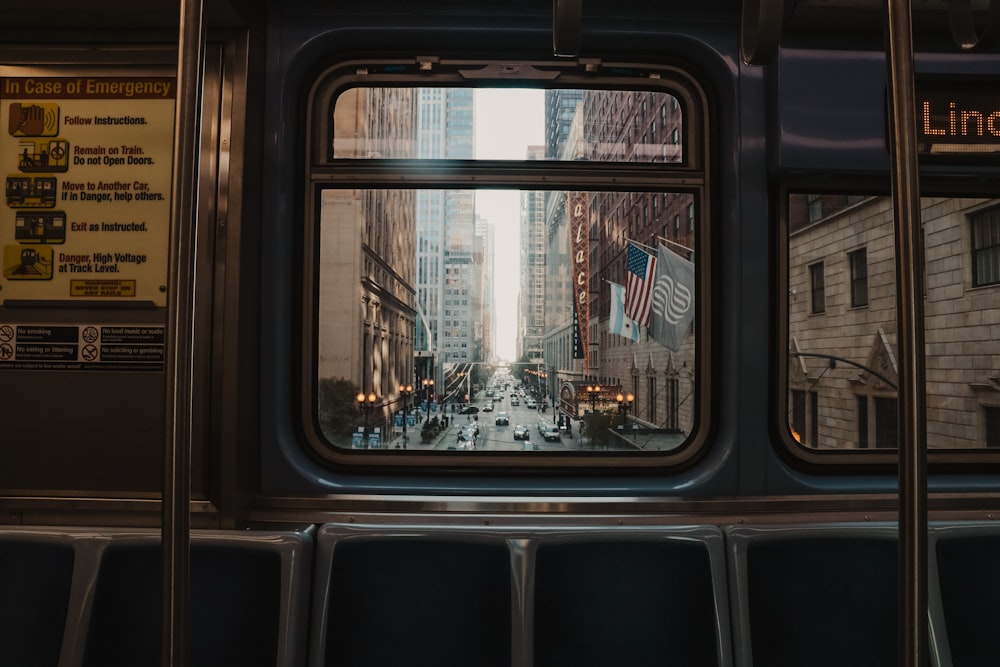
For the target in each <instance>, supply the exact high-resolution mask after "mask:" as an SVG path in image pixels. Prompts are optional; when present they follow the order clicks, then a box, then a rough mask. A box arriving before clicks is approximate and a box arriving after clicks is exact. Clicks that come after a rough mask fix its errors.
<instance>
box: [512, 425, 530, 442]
mask: <svg viewBox="0 0 1000 667" xmlns="http://www.w3.org/2000/svg"><path fill="white" fill-rule="evenodd" d="M514 439H515V440H527V439H528V427H527V426H525V425H524V424H518V425H517V426H515V427H514Z"/></svg>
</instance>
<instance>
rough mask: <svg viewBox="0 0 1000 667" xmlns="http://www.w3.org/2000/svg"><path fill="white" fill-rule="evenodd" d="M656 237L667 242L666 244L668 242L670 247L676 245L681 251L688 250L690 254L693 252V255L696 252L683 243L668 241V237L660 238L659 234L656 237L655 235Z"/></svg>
mask: <svg viewBox="0 0 1000 667" xmlns="http://www.w3.org/2000/svg"><path fill="white" fill-rule="evenodd" d="M655 237H656V238H658V239H660V240H661V241H666V242H667V243H669V244H670V245H675V246H677V247H678V248H680V249H681V250H687V251H688V252H691V253H693V252H694V248H689V247H687V246H686V245H683V244H681V243H678V242H677V241H671V240H670V239H668V238H667V237H666V236H660V235H659V234H656V235H655ZM647 247H648V246H647Z"/></svg>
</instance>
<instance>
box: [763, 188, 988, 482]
mask: <svg viewBox="0 0 1000 667" xmlns="http://www.w3.org/2000/svg"><path fill="white" fill-rule="evenodd" d="M889 188H890V183H889V180H888V179H884V180H880V179H877V178H873V177H872V175H871V174H870V173H862V174H855V173H849V172H847V173H840V172H832V173H831V172H823V174H822V175H816V174H808V173H804V172H800V173H795V174H789V173H785V174H782V175H781V176H780V178H779V182H778V183H777V184H776V186H775V188H774V190H773V192H774V196H775V197H776V201H777V202H778V203H777V205H776V206H775V210H776V217H777V224H776V226H775V229H776V235H775V239H776V240H777V244H776V252H777V253H778V256H779V259H778V262H777V270H776V271H775V273H774V274H773V276H774V280H775V288H776V289H775V299H776V302H777V308H776V310H775V326H776V329H777V331H778V335H777V336H775V338H774V340H773V344H774V346H775V347H774V348H773V352H774V355H775V360H776V363H775V365H774V373H775V374H776V375H775V380H774V381H775V386H777V387H779V390H778V391H777V392H776V393H777V397H776V400H775V403H774V405H775V410H774V411H773V412H772V414H771V415H770V418H771V420H772V424H773V425H774V426H773V428H774V432H775V433H776V440H775V450H776V452H777V453H778V455H779V456H780V457H781V458H782V459H784V460H786V461H787V462H789V463H790V464H791V465H793V466H794V467H796V468H798V469H801V470H806V471H809V472H813V473H820V474H841V473H848V474H854V473H857V472H860V471H863V472H864V473H865V474H892V473H894V471H895V470H896V465H897V462H898V456H899V453H898V450H897V449H895V448H893V449H887V448H882V447H880V446H879V445H880V444H884V441H883V443H879V442H878V439H877V434H876V428H875V422H876V419H877V415H876V402H877V401H876V399H891V400H898V397H897V396H896V395H895V388H894V387H891V386H889V385H886V384H885V383H883V382H881V381H878V382H876V381H874V376H871V375H870V374H869V380H868V382H869V384H870V386H862V385H859V386H858V387H856V388H855V391H854V396H853V400H854V404H853V405H852V406H851V408H850V411H849V412H850V413H851V414H852V415H853V421H854V424H853V428H854V433H855V437H859V436H861V435H863V436H864V437H860V438H859V439H858V440H857V441H856V447H852V448H849V449H838V448H832V449H811V448H807V447H804V446H802V445H801V444H799V443H797V442H796V441H795V439H794V438H793V437H792V435H791V433H790V430H789V425H790V420H789V417H788V410H789V409H790V406H791V403H790V401H791V398H790V395H791V393H792V391H793V390H795V389H800V388H802V386H803V385H801V384H799V383H801V382H802V380H803V377H801V376H800V375H799V374H798V371H797V369H796V365H797V364H798V359H799V357H803V356H810V355H808V354H802V353H800V352H799V348H798V344H797V341H796V340H795V337H794V336H793V335H792V334H791V332H790V313H791V312H792V309H793V308H795V307H801V306H795V305H794V304H795V303H796V301H798V303H799V304H801V301H802V298H803V295H802V291H803V290H802V288H801V285H802V283H801V282H799V283H798V284H799V290H798V291H797V290H796V289H794V288H793V286H792V282H791V281H790V278H791V275H790V274H791V268H790V262H791V257H790V239H791V238H792V237H793V236H794V235H795V234H797V233H798V232H800V231H802V230H805V229H808V228H810V227H811V226H812V225H814V224H816V223H817V222H820V221H822V220H823V219H824V218H820V220H813V219H811V218H810V219H809V221H808V222H807V223H806V224H804V225H801V224H798V223H796V226H794V227H793V220H792V219H791V218H792V215H790V211H791V209H792V208H793V206H792V204H791V203H790V202H791V199H792V198H793V197H796V196H797V197H799V198H800V201H802V202H804V201H806V200H807V197H808V196H810V195H821V196H830V197H844V196H845V195H846V198H845V199H844V205H843V207H842V211H843V212H850V211H851V210H852V209H853V208H854V207H856V206H858V205H861V204H864V205H867V203H869V202H870V201H871V200H872V199H874V198H878V199H883V200H887V201H891V192H890V190H889ZM934 198H953V199H984V200H986V199H990V200H995V199H997V197H996V196H995V195H993V194H992V193H989V192H984V188H983V187H982V186H981V185H979V184H978V183H975V184H973V185H970V186H969V187H960V188H959V187H955V185H954V182H953V181H951V180H948V179H944V180H943V181H938V180H936V179H934V178H930V177H928V178H926V179H925V182H924V183H923V186H922V188H921V199H922V200H924V199H934ZM809 201H810V203H811V200H809ZM992 207H993V208H996V209H997V210H998V211H1000V206H996V205H992ZM801 208H802V207H800V206H796V213H797V214H798V215H801V214H802V210H798V209H801ZM970 210H974V207H970ZM980 210H987V209H985V208H981V209H980ZM805 212H806V213H808V207H805ZM969 215H970V213H968V212H967V213H966V216H967V217H966V222H967V223H968V224H967V225H966V226H965V228H964V230H963V232H962V234H961V237H962V242H961V251H960V254H961V256H962V257H964V258H965V260H964V262H963V264H964V268H963V271H964V273H963V285H964V288H965V290H966V291H967V292H972V291H977V290H981V289H984V287H973V286H972V282H971V278H970V275H971V268H970V267H971V255H972V243H973V241H972V239H971V235H972V225H971V221H969ZM925 224H926V223H925V222H922V224H921V230H920V253H921V261H923V262H924V263H925V266H926V264H927V263H928V262H932V261H935V258H934V257H933V256H932V257H928V255H927V249H926V237H925V234H926V233H927V230H926V228H925ZM865 248H866V249H867V250H868V255H869V257H868V260H869V261H868V268H869V301H870V303H871V300H872V299H873V298H874V292H873V291H872V283H871V280H872V273H871V271H872V266H873V264H872V262H873V261H875V260H873V259H872V248H871V244H870V243H866V245H865ZM819 259H820V258H819V257H816V256H809V255H802V256H800V257H799V259H798V261H796V264H797V265H800V266H810V265H812V264H814V263H815V262H817V261H819ZM827 259H828V258H827ZM928 275H929V272H928V271H927V270H925V272H924V274H923V278H924V281H923V293H924V296H925V298H926V297H927V280H928ZM991 287H992V288H993V289H995V288H996V286H995V285H994V286H987V287H985V289H987V290H988V289H991ZM848 289H849V286H848ZM828 305H831V304H828ZM869 305H870V304H869ZM806 308H807V312H806V313H805V315H804V316H805V317H807V318H809V317H816V316H817V315H814V314H812V313H811V312H810V309H811V304H809V305H807V306H806ZM835 310H837V312H838V313H839V312H840V308H839V305H838V306H837V308H836V309H835ZM831 313H832V311H831V310H830V309H829V308H828V310H827V313H826V314H828V315H829V314H831ZM800 316H801V315H800ZM817 356H818V355H817ZM836 363H837V364H838V365H839V364H840V362H839V361H838V362H836ZM869 363H871V362H869ZM873 365H875V366H878V363H877V362H876V363H874V364H873ZM859 371H860V369H859ZM891 379H892V380H893V381H895V380H896V378H895V376H892V378H891ZM809 381H810V380H808V379H807V380H806V382H807V383H808V382H809ZM970 387H971V388H972V389H973V391H976V392H986V393H985V394H984V395H990V396H992V394H993V391H994V388H993V387H992V386H990V387H986V386H985V385H983V386H979V385H978V384H970ZM983 400H985V399H983ZM862 404H863V405H862ZM983 404H984V403H980V408H979V409H980V410H981V406H982V405H983ZM897 409H898V408H897ZM863 413H866V414H863ZM865 417H866V419H867V422H866V424H861V423H859V422H861V421H864V418H865ZM979 424H980V433H979V434H978V435H977V436H976V440H974V441H972V444H971V445H970V446H967V447H961V448H959V447H956V448H930V449H928V451H927V462H928V466H929V467H930V469H931V471H932V472H934V471H939V470H947V471H960V472H981V471H982V470H983V469H984V466H988V467H989V468H990V469H993V470H996V469H1000V451H998V450H997V449H995V448H990V447H987V446H985V445H986V434H985V426H984V425H983V422H982V421H980V422H979ZM862 426H864V427H865V428H864V432H863V434H861V433H859V429H861V428H862ZM897 437H898V434H897ZM864 438H867V442H865V440H864Z"/></svg>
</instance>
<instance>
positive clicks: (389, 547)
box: [310, 526, 511, 667]
mask: <svg viewBox="0 0 1000 667" xmlns="http://www.w3.org/2000/svg"><path fill="white" fill-rule="evenodd" d="M340 538H341V535H340V534H339V532H338V531H337V530H336V529H335V528H332V527H330V526H324V527H322V528H321V529H320V531H319V535H318V538H317V540H318V545H319V550H318V555H317V566H316V585H317V592H316V593H315V594H314V603H315V606H314V611H313V629H314V636H313V649H312V661H311V663H310V664H312V665H351V666H352V667H360V666H367V665H385V666H387V667H388V666H392V667H395V666H398V665H407V667H420V666H422V665H426V666H428V667H441V666H446V665H456V666H465V665H476V667H489V666H497V667H500V666H502V667H509V666H510V664H511V591H510V587H511V583H510V581H511V580H510V558H509V555H508V552H507V549H506V547H505V545H504V543H503V542H502V541H496V542H494V543H489V542H484V541H481V540H473V539H463V537H462V536H461V535H427V534H424V535H411V536H405V535H393V534H379V533H378V532H374V533H372V534H371V535H368V536H364V537H357V536H353V537H351V538H349V539H340Z"/></svg>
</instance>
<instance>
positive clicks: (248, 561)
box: [0, 517, 1000, 667]
mask: <svg viewBox="0 0 1000 667" xmlns="http://www.w3.org/2000/svg"><path fill="white" fill-rule="evenodd" d="M896 535H897V533H896V528H895V526H894V525H886V524H870V523H868V524H844V523H840V524H824V525H808V526H805V525H786V526H725V527H719V526H651V525H646V526H641V527H634V528H630V527H624V526H619V527H617V528H612V527H609V526H607V525H603V526H595V525H583V524H580V525H574V524H572V523H565V524H561V525H559V526H552V527H546V528H526V527H523V526H521V527H518V526H505V527H500V526H488V525H479V526H475V527H473V526H461V525H454V524H452V525H437V524H434V523H433V522H427V521H426V520H424V521H422V522H405V521H404V522H402V523H400V522H399V517H395V518H394V523H392V524H383V523H371V524H362V523H343V524H326V525H323V526H320V527H318V528H317V527H304V528H302V529H296V530H287V531H245V532H240V531H194V532H193V534H192V538H191V561H190V577H191V595H190V609H191V611H190V614H191V617H190V630H189V634H188V636H189V640H190V656H189V658H188V664H189V665H192V666H194V667H225V666H230V665H231V666H234V667H235V666H239V667H254V666H258V665H259V666H261V667H265V666H266V667H298V666H303V667H305V666H307V665H308V667H320V666H332V665H349V666H352V667H353V666H358V665H392V666H411V665H428V666H431V665H433V666H435V667H437V666H446V665H456V666H472V665H475V666H476V667H486V666H489V665H498V666H500V665H502V666H504V667H508V666H510V665H514V666H517V667H521V666H525V667H530V666H535V667H542V666H547V665H572V666H574V667H579V666H585V665H600V666H606V665H629V666H637V665H684V666H688V667H692V666H701V665H706V666H708V665H713V666H714V665H719V666H722V667H729V666H730V665H733V666H735V667H748V666H750V665H758V666H765V667H782V666H795V667H799V666H803V665H808V666H809V667H823V666H826V665H829V666H831V667H833V666H836V667H843V666H844V665H851V666H852V667H859V666H866V665H871V666H872V667H887V666H892V665H896V664H898V663H897V658H896V654H897V640H896V636H897V632H896V630H897V623H898V621H897V605H898V595H897V587H898V583H897V575H896V572H897V546H898V545H897V537H896ZM159 544H160V541H159V534H158V532H155V531H138V530H125V529H106V528H100V529H97V528H94V529H89V530H87V529H81V528H66V529H57V528H23V527H14V526H9V527H0V664H2V665H15V666H17V667H36V666H45V667H97V666H99V667H116V666H121V667H137V666H139V667H145V666H149V667H155V666H156V665H159V664H160V659H161V658H160V632H161V621H160V614H161V599H162V590H161V588H162V587H161V584H160V581H161V565H160V559H161V554H160V548H159ZM928 545H929V550H928V554H929V568H928V569H929V575H930V576H929V579H930V581H929V587H928V593H929V602H930V604H929V609H930V618H929V620H930V626H929V627H930V633H929V634H930V645H929V646H928V653H929V655H930V657H931V664H933V665H935V666H936V667H967V666H978V665H995V664H996V660H997V656H998V655H1000V650H998V645H997V643H996V640H995V638H994V637H995V635H994V630H995V628H996V622H997V620H998V619H1000V568H997V567H996V563H997V562H998V561H1000V527H997V526H993V525H985V524H982V525H981V524H975V525H973V524H963V525H951V526H943V525H932V527H931V529H930V531H929V539H928Z"/></svg>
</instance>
